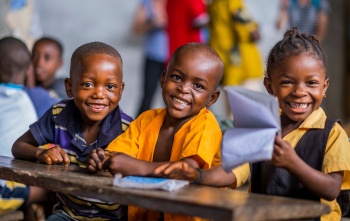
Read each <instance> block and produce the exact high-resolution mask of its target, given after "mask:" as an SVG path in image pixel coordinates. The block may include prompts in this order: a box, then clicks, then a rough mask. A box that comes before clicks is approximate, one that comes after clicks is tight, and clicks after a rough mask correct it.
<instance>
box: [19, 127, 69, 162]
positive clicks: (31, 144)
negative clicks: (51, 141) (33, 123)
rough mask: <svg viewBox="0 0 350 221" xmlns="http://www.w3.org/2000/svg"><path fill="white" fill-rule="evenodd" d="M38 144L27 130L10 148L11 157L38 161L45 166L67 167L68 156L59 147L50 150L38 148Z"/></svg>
mask: <svg viewBox="0 0 350 221" xmlns="http://www.w3.org/2000/svg"><path fill="white" fill-rule="evenodd" d="M38 146H39V144H38V143H37V142H36V140H35V139H34V137H33V135H32V133H31V132H30V131H29V130H28V131H27V132H25V133H24V134H23V135H22V136H21V137H19V138H18V139H17V140H16V141H15V143H14V144H13V146H12V155H13V156H14V157H15V158H16V159H21V160H30V161H37V160H38V161H39V162H40V163H47V164H60V163H64V164H66V165H68V164H69V163H70V160H69V157H68V154H67V153H66V152H65V151H64V150H63V149H62V148H61V147H59V146H54V147H52V148H50V149H41V148H38Z"/></svg>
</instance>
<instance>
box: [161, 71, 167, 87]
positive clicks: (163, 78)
mask: <svg viewBox="0 0 350 221" xmlns="http://www.w3.org/2000/svg"><path fill="white" fill-rule="evenodd" d="M165 75H166V72H165V71H163V73H162V75H161V76H160V88H163V85H164V82H165Z"/></svg>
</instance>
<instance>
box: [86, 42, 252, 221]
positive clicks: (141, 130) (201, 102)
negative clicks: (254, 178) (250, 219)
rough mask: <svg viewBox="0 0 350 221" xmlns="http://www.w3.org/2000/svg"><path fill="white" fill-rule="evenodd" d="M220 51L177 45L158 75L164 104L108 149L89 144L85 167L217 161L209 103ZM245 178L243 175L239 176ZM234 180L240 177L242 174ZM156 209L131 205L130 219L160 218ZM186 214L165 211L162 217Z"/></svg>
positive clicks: (142, 170)
mask: <svg viewBox="0 0 350 221" xmlns="http://www.w3.org/2000/svg"><path fill="white" fill-rule="evenodd" d="M223 69H224V66H223V63H222V60H221V58H220V56H219V55H218V54H217V53H216V52H215V51H214V50H213V49H212V48H210V47H209V46H207V45H205V44H201V43H189V44H185V45H183V46H181V47H179V48H178V49H177V50H176V51H175V52H174V54H173V56H172V58H171V59H170V62H169V65H168V67H167V70H166V72H164V73H163V74H162V77H161V88H162V96H163V100H164V103H165V105H166V107H165V108H162V109H153V110H148V111H146V112H144V113H143V114H141V115H140V116H139V117H138V118H137V119H136V120H135V121H134V122H132V123H131V124H130V127H129V129H128V130H127V131H126V132H125V133H124V134H123V135H121V136H119V137H117V138H116V139H115V140H114V141H112V142H111V143H110V144H109V146H108V147H107V149H106V150H108V151H110V152H109V153H108V154H106V153H105V152H104V151H103V150H102V149H96V150H93V151H92V152H91V153H90V154H89V156H88V158H87V168H88V169H89V170H90V171H92V172H96V171H98V170H101V169H108V170H109V171H110V172H111V173H112V174H116V173H122V174H123V175H124V176H127V175H139V176H150V175H153V170H154V169H155V168H156V167H157V166H160V165H162V164H164V163H167V162H169V161H180V160H182V161H186V162H188V163H189V164H190V165H192V166H193V167H195V168H210V167H212V166H214V165H219V164H220V152H219V150H220V143H221V138H222V133H221V130H220V127H219V125H218V123H217V121H216V119H215V117H214V115H213V114H212V113H211V112H210V111H209V110H208V109H207V107H210V106H211V105H213V104H214V103H215V102H216V100H217V99H218V97H219V95H220V90H219V89H218V85H219V83H220V81H221V78H222V74H223ZM243 179H246V178H243ZM236 180H237V181H239V182H241V180H242V178H241V177H240V176H237V177H236ZM159 218H161V214H160V213H159V212H156V211H149V210H146V209H142V208H138V207H135V206H129V208H128V219H129V220H159ZM177 218H180V219H182V218H184V219H186V220H188V217H186V216H182V215H178V214H168V213H165V214H164V220H170V219H172V220H174V219H177Z"/></svg>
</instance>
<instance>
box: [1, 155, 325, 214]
mask: <svg viewBox="0 0 350 221" xmlns="http://www.w3.org/2000/svg"><path fill="white" fill-rule="evenodd" d="M0 178H1V179H6V180H13V181H17V182H21V183H24V184H27V185H33V186H40V187H43V188H46V189H49V190H52V191H58V192H65V193H69V194H75V195H81V196H86V197H93V198H98V199H101V200H106V201H112V202H118V203H122V204H131V205H137V206H140V207H144V208H148V209H155V210H160V211H167V212H172V213H183V214H188V215H193V216H200V217H203V218H212V219H216V220H249V221H251V220H283V219H297V218H310V217H317V216H320V215H322V214H325V213H328V212H329V207H328V206H326V205H323V204H321V203H318V202H311V201H305V200H297V199H290V198H283V197H275V196H266V195H259V194H252V193H247V192H242V191H238V190H223V189H218V188H212V187H207V186H199V185H189V186H187V187H184V188H182V189H180V190H177V191H174V192H166V191H161V190H137V189H125V188H118V187H115V186H113V185H112V178H111V177H106V176H102V175H101V174H94V175H93V174H89V172H88V171H87V170H86V169H83V168H79V167H77V166H63V165H45V164H39V163H35V162H29V161H22V160H15V159H13V158H9V157H3V156H0Z"/></svg>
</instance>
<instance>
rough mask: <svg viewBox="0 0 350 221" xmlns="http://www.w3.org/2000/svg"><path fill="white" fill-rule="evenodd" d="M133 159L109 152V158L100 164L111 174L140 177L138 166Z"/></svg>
mask: <svg viewBox="0 0 350 221" xmlns="http://www.w3.org/2000/svg"><path fill="white" fill-rule="evenodd" d="M138 161H139V160H136V159H135V158H133V157H131V156H129V155H126V154H124V153H119V152H111V156H110V157H109V158H108V159H107V160H106V161H105V162H104V163H103V164H102V169H107V170H108V171H109V172H110V173H111V174H113V175H115V174H116V173H121V174H122V175H123V176H130V175H140V174H138V170H139V166H137V162H138Z"/></svg>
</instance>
